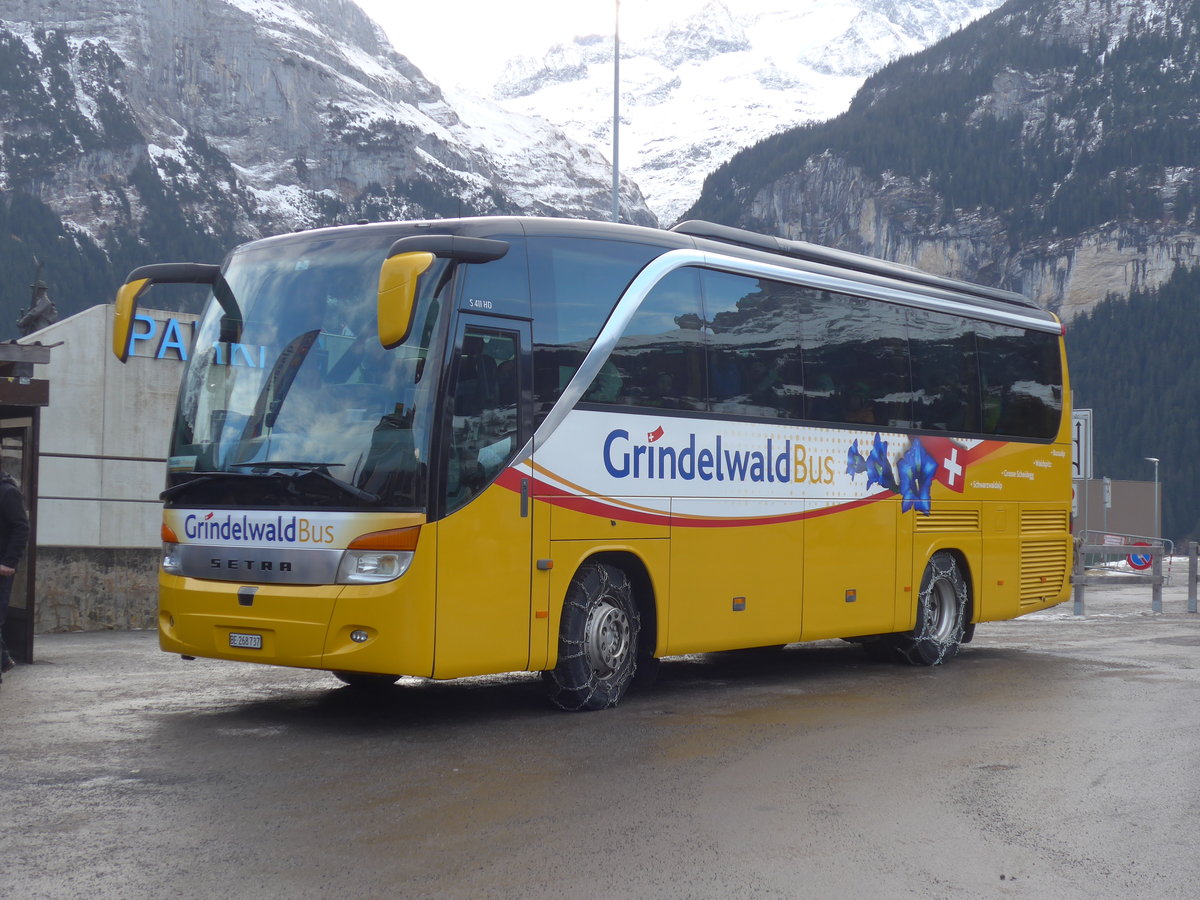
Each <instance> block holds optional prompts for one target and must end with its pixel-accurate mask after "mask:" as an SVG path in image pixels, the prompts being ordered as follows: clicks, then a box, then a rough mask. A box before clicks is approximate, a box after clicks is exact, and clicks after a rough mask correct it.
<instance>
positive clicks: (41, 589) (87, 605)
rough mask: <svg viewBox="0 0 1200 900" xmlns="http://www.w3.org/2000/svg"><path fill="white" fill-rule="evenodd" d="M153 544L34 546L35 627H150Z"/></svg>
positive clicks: (154, 593)
mask: <svg viewBox="0 0 1200 900" xmlns="http://www.w3.org/2000/svg"><path fill="white" fill-rule="evenodd" d="M160 556H161V550H159V549H158V548H157V547H154V548H136V547H133V548H120V547H118V548H113V547H43V546H39V547H38V548H37V587H36V591H37V600H36V609H35V611H34V613H35V615H34V632H35V633H38V634H43V633H46V632H54V631H112V630H122V629H132V628H154V627H156V620H157V607H158V563H159V557H160Z"/></svg>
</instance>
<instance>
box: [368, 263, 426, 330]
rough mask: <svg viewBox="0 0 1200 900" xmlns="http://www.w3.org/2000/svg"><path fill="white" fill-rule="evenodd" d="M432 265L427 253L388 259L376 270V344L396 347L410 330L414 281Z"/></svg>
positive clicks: (414, 301)
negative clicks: (377, 332)
mask: <svg viewBox="0 0 1200 900" xmlns="http://www.w3.org/2000/svg"><path fill="white" fill-rule="evenodd" d="M431 265H433V254H432V253H428V252H410V253H400V254H399V255H397V256H389V257H388V258H387V259H385V260H384V261H383V266H382V267H381V268H380V270H379V308H378V313H377V315H378V319H379V343H380V344H382V345H383V346H384V347H395V346H396V345H397V344H399V343H400V342H401V341H403V340H404V339H405V338H406V337H408V332H409V331H410V330H411V329H412V319H413V311H414V310H415V308H416V296H417V280H418V279H419V278H420V277H421V276H422V275H423V274H424V273H425V272H426V270H427V269H428V268H429V267H430V266H431Z"/></svg>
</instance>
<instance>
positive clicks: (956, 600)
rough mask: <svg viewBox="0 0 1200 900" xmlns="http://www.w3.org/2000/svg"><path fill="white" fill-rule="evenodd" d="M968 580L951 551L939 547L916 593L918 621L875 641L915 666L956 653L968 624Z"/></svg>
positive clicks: (948, 657)
mask: <svg viewBox="0 0 1200 900" xmlns="http://www.w3.org/2000/svg"><path fill="white" fill-rule="evenodd" d="M967 600H968V593H967V582H966V579H965V578H963V575H962V571H961V570H960V569H959V565H958V560H957V558H955V556H954V554H952V553H948V552H946V551H945V550H940V551H938V552H937V553H935V554H933V556H932V557H930V560H929V564H928V565H927V566H925V574H924V575H923V576H922V577H921V592H920V594H918V597H917V623H916V625H915V626H914V627H913V630H912V631H906V632H904V633H902V634H893V635H887V636H885V637H883V638H882V639H880V641H878V642H876V643H877V644H882V645H884V646H883V647H876V648H875V649H876V650H877V651H878V650H881V649H885V648H886V649H887V650H890V651H891V654H892V655H893V657H895V658H899V659H900V660H902V661H904V662H908V663H910V664H912V665H914V666H937V665H941V664H942V663H944V662H945V661H946V660H948V659H952V658H953V657H954V656H955V655H957V654H958V648H959V645H960V644H961V643H962V641H963V632H964V631H965V630H966V626H967V622H966V619H967Z"/></svg>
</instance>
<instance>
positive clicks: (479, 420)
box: [445, 326, 521, 512]
mask: <svg viewBox="0 0 1200 900" xmlns="http://www.w3.org/2000/svg"><path fill="white" fill-rule="evenodd" d="M519 360H520V348H519V346H518V336H517V334H516V333H515V332H511V331H501V330H493V329H488V328H478V327H475V326H471V327H469V328H468V329H467V330H466V333H465V335H464V337H463V342H462V347H461V348H459V352H458V356H457V358H456V360H455V365H454V375H453V382H452V384H451V389H450V394H449V396H450V397H451V398H452V405H451V413H452V416H453V418H452V419H451V422H452V427H451V432H450V436H449V438H450V439H449V442H448V447H447V449H448V458H447V460H446V485H445V487H446V493H445V504H446V512H452V511H453V510H455V509H457V508H458V507H460V506H462V505H463V504H465V503H466V502H467V501H468V500H470V499H471V498H472V497H474V496H475V495H476V494H478V493H479V492H480V491H482V490H483V489H484V488H485V487H486V486H487V485H488V484H490V483H491V481H492V479H493V478H495V477H496V475H497V474H499V472H500V470H501V469H502V468H504V465H505V463H507V462H508V461H509V459H510V458H511V457H512V455H513V453H515V452H516V451H517V449H518V448H519V444H520V435H519V427H520V421H519V417H518V411H519V399H520V396H521V385H520V380H519V379H520V375H519V366H518V362H519Z"/></svg>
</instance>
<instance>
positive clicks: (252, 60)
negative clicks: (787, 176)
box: [0, 0, 655, 333]
mask: <svg viewBox="0 0 1200 900" xmlns="http://www.w3.org/2000/svg"><path fill="white" fill-rule="evenodd" d="M0 125H2V127H3V141H2V142H0V219H3V220H4V221H3V222H0V224H3V225H5V226H7V227H8V229H9V233H10V234H12V235H13V237H12V238H11V239H10V240H9V241H8V242H7V243H4V244H3V245H0V261H2V262H5V263H7V264H10V265H11V266H12V267H15V268H16V270H17V271H19V272H20V274H18V275H17V276H16V278H17V280H18V281H19V280H20V279H21V278H24V277H25V271H24V270H25V269H28V275H29V277H32V276H33V273H34V265H33V263H32V257H33V256H39V257H40V258H41V259H42V260H43V261H44V262H46V276H47V280H48V281H49V282H50V284H51V293H52V295H53V296H54V299H55V301H56V302H57V303H58V306H59V309H60V311H61V312H63V313H69V312H73V311H75V310H77V309H81V308H84V307H86V306H89V305H91V304H93V303H96V302H100V301H103V300H104V299H106V296H107V294H108V288H109V287H110V286H111V284H105V285H103V286H102V287H103V288H104V290H103V293H102V294H100V295H98V296H97V295H92V296H88V297H80V296H75V294H76V293H78V292H79V291H81V290H83V289H84V287H85V285H86V284H87V283H88V280H87V279H86V278H85V276H84V274H83V273H84V272H85V271H87V270H88V269H94V267H95V266H96V265H97V264H100V263H101V261H103V265H105V266H107V267H108V269H109V271H108V273H107V274H108V277H107V278H105V279H102V280H104V281H107V282H111V281H112V276H113V274H114V273H115V275H116V276H117V277H120V276H123V275H124V271H125V270H126V269H127V268H128V267H129V266H131V265H133V264H136V263H137V262H140V261H145V260H147V259H154V258H161V257H164V256H176V255H180V254H183V255H188V256H196V257H200V256H204V257H208V258H214V257H215V258H219V256H220V254H221V253H223V252H224V250H226V249H228V247H229V246H230V245H231V244H233V243H236V242H238V241H240V240H244V239H246V238H250V237H255V236H259V235H262V234H269V233H274V232H278V231H284V230H291V229H294V228H298V227H307V226H312V225H319V224H327V223H331V222H334V221H345V220H354V219H357V218H359V217H364V218H381V217H406V218H414V217H426V216H446V215H458V214H487V213H532V214H551V215H572V216H579V217H584V218H607V217H608V216H609V215H610V211H611V175H610V169H609V166H608V163H607V161H606V160H605V159H604V157H603V156H602V155H601V154H597V153H594V152H593V151H591V150H589V149H587V148H584V147H581V146H580V145H578V144H575V143H573V142H571V141H570V140H568V139H567V138H566V137H565V136H564V135H563V134H562V133H561V132H558V131H557V130H556V129H554V128H553V127H552V126H550V125H548V124H547V123H545V122H544V121H541V120H536V119H531V118H527V117H521V116H516V115H513V114H511V113H502V112H501V111H499V110H498V109H497V108H496V107H493V106H490V105H489V104H487V103H484V102H479V101H475V102H469V103H465V104H464V105H463V106H460V107H454V106H451V104H450V103H449V102H447V100H446V98H445V97H444V96H443V94H442V92H441V91H440V89H439V88H438V87H437V86H436V85H434V84H432V83H430V82H429V81H428V80H427V79H425V77H424V76H423V75H422V74H421V72H420V71H418V70H417V69H416V68H415V67H413V66H412V65H411V64H410V63H409V61H408V60H407V59H405V58H404V57H403V56H400V55H399V54H397V53H396V52H394V51H393V50H391V49H390V46H389V45H388V44H387V42H386V39H385V38H384V37H383V35H382V32H380V31H379V30H378V28H377V27H376V26H375V25H374V24H373V23H372V22H371V21H370V20H369V19H368V18H367V17H366V16H365V15H364V14H363V13H362V12H361V11H360V10H359V8H358V7H357V6H356V5H355V4H353V3H351V2H349V0H53V2H49V3H47V2H46V0H7V2H6V3H5V4H4V5H3V7H2V8H0ZM622 214H623V215H624V217H625V218H626V219H627V220H628V221H633V222H639V223H642V224H653V223H654V222H655V219H654V216H653V215H652V214H651V213H650V212H649V210H648V209H647V208H646V206H645V204H644V202H643V201H642V198H641V195H640V193H639V192H638V190H637V188H636V187H635V186H634V185H633V184H632V183H629V182H626V183H625V184H624V188H623V193H622ZM35 224H36V227H34V225H35ZM14 242H15V243H14ZM73 275H74V276H77V277H72V276H73ZM91 282H92V283H93V284H95V282H96V278H95V275H94V274H93V276H92V278H91ZM21 287H22V289H23V285H22V286H21ZM4 290H5V289H2V288H0V305H7V306H8V307H10V308H9V309H0V315H2V316H3V319H4V320H5V321H11V320H12V319H13V318H15V309H11V307H12V306H13V305H14V302H19V299H20V298H19V295H13V294H11V293H10V294H9V295H8V296H7V297H5V296H4V293H3V291H4ZM0 333H2V330H0Z"/></svg>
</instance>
